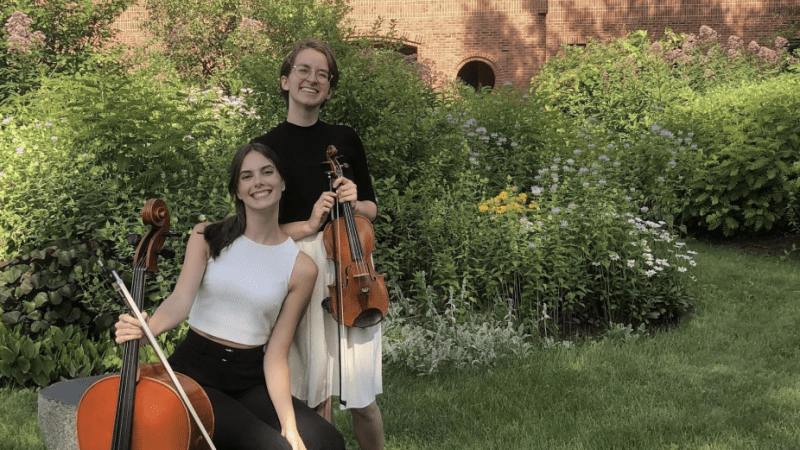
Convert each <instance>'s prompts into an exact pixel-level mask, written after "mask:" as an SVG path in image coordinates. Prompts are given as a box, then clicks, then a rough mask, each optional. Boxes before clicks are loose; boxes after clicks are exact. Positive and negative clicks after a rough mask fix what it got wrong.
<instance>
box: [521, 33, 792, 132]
mask: <svg viewBox="0 0 800 450" xmlns="http://www.w3.org/2000/svg"><path fill="white" fill-rule="evenodd" d="M754 44H755V43H753V44H751V46H749V47H746V45H745V43H743V42H742V40H741V39H740V38H738V37H736V36H731V37H730V38H729V39H728V40H727V41H726V42H725V43H722V42H720V38H719V36H718V34H717V33H716V32H715V31H714V30H713V29H711V28H710V27H707V26H703V27H701V28H700V31H699V34H697V35H696V34H688V35H676V34H675V33H673V32H672V31H671V30H669V29H667V33H666V36H665V37H664V39H661V40H659V41H655V42H650V41H649V40H648V39H647V33H646V32H645V31H633V32H630V33H629V34H628V35H627V37H626V38H625V39H612V40H611V41H610V42H609V43H607V44H606V43H602V42H599V41H591V42H589V44H587V46H586V48H580V47H565V48H564V49H563V52H562V53H561V54H559V55H556V56H555V57H553V58H551V59H549V60H548V61H547V63H546V64H545V65H544V66H543V67H542V68H541V70H540V71H539V73H538V74H537V75H536V76H535V77H534V78H533V79H532V80H531V95H532V96H534V97H535V98H536V99H537V100H539V101H542V102H543V104H544V105H545V107H546V108H548V109H553V110H560V111H562V112H564V113H565V114H566V115H568V116H571V117H579V118H582V119H583V120H586V119H588V118H594V119H595V120H598V121H600V122H602V124H603V126H604V127H605V128H606V129H609V130H612V131H613V132H615V133H623V134H624V135H625V138H627V139H635V138H636V137H637V136H638V134H639V133H640V132H641V131H644V130H645V129H646V127H647V126H649V125H651V124H652V123H654V122H657V121H658V120H659V116H660V114H659V111H660V110H661V109H662V108H664V107H667V106H669V105H673V104H678V103H682V102H686V101H691V100H693V99H695V98H696V97H697V96H699V95H703V94H705V93H707V92H709V91H710V90H712V89H714V88H716V87H718V86H737V85H739V84H741V83H742V82H752V81H758V80H766V79H769V78H771V77H774V76H776V75H777V74H778V73H779V71H780V68H781V67H782V66H784V65H785V64H786V62H787V61H788V59H789V55H788V54H786V52H785V51H781V50H774V49H769V48H763V49H762V48H761V47H759V46H758V45H757V44H756V45H755V46H754V47H753V45H754Z"/></svg>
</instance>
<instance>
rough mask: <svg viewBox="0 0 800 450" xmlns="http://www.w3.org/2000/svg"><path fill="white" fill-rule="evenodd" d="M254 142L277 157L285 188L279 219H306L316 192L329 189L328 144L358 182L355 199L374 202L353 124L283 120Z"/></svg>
mask: <svg viewBox="0 0 800 450" xmlns="http://www.w3.org/2000/svg"><path fill="white" fill-rule="evenodd" d="M253 142H256V143H259V144H264V145H266V146H267V147H269V148H271V149H272V150H273V151H274V152H275V153H276V154H277V155H278V158H280V164H281V166H282V169H283V172H284V173H283V175H284V181H286V191H284V192H283V197H282V198H281V205H280V214H279V219H278V221H279V223H281V224H284V223H291V222H299V221H304V220H308V218H309V217H311V211H312V210H313V209H314V203H316V202H317V200H318V199H319V196H320V195H322V193H323V192H325V191H329V190H330V181H329V178H328V175H327V172H330V170H331V168H330V164H328V159H327V150H328V146H329V145H333V146H334V147H336V150H338V155H339V157H338V161H339V162H340V163H341V164H343V165H344V164H346V165H347V167H345V168H343V171H344V176H345V177H347V178H349V179H350V180H352V181H353V182H354V183H355V184H356V186H358V200H360V201H371V202H373V203H375V204H377V200H376V198H375V191H374V189H373V187H372V180H371V179H370V176H369V169H368V168H367V156H366V153H365V152H364V145H363V144H362V143H361V138H359V137H358V134H356V132H355V130H353V129H352V128H350V127H347V126H344V125H330V124H327V123H325V122H323V121H321V120H318V121H317V123H315V124H314V125H311V126H310V127H303V126H299V125H295V124H292V123H289V122H283V123H281V124H280V125H278V126H276V127H275V128H273V129H272V130H270V131H269V132H268V133H267V134H265V135H263V136H261V137H258V138H256V139H253ZM328 218H329V219H330V215H329V216H328ZM320 230H322V228H320Z"/></svg>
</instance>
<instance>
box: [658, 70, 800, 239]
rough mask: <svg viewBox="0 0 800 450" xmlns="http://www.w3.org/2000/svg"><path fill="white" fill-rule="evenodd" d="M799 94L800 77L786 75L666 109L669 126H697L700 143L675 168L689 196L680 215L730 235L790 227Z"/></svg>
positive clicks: (799, 134) (681, 193) (681, 192)
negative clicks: (788, 221)
mask: <svg viewBox="0 0 800 450" xmlns="http://www.w3.org/2000/svg"><path fill="white" fill-rule="evenodd" d="M799 93H800V76H798V75H794V74H785V75H784V76H781V77H780V78H777V79H773V80H768V81H765V82H762V83H753V84H749V85H746V86H743V87H741V88H738V89H733V90H730V89H726V90H716V91H714V92H713V93H711V94H709V95H708V96H706V97H704V98H702V99H698V100H696V101H694V102H692V103H690V104H688V105H686V106H680V105H676V106H673V107H672V108H670V109H669V110H667V111H666V113H667V115H666V119H665V120H666V126H667V127H669V128H670V129H684V130H686V129H691V130H692V131H693V132H694V137H693V139H694V141H693V142H694V143H695V144H696V145H697V149H692V148H690V149H689V151H686V152H683V151H681V152H680V154H681V157H680V158H676V161H677V170H674V171H671V173H672V174H674V176H675V177H674V178H673V179H672V183H674V185H675V186H676V195H677V196H678V197H683V198H685V199H686V202H685V204H684V205H682V206H683V208H682V209H681V210H680V211H674V213H676V214H681V215H682V216H683V217H684V220H685V221H687V222H689V221H691V222H692V223H694V224H697V225H698V226H700V227H702V228H704V229H708V230H721V231H722V233H723V234H725V235H726V236H730V235H733V234H735V233H741V232H750V233H752V232H759V231H763V230H770V229H773V228H774V227H779V228H782V227H786V225H787V220H788V219H789V217H788V216H787V214H789V213H790V211H791V210H790V207H789V206H788V205H789V203H790V200H791V198H792V196H796V193H797V187H796V186H797V179H798V176H800V173H798V170H797V169H798V166H797V164H796V163H797V161H798V158H799V157H798V148H800V129H798V127H797V124H798V123H800V115H798V108H800V94H799ZM678 141H682V142H678ZM683 141H684V139H681V138H680V137H678V139H677V140H676V141H675V142H676V145H675V146H676V147H677V146H680V145H681V144H683V145H684V146H685V145H686V144H685V143H684V142H683Z"/></svg>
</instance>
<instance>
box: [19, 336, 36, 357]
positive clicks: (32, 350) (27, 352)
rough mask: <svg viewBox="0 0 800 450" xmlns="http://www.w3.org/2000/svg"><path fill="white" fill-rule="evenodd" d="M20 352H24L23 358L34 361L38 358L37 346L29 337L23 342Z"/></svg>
mask: <svg viewBox="0 0 800 450" xmlns="http://www.w3.org/2000/svg"><path fill="white" fill-rule="evenodd" d="M20 350H21V351H22V356H24V357H25V358H27V359H33V357H34V356H36V345H35V344H34V343H33V341H32V340H31V338H29V337H27V336H25V338H24V339H23V340H22V345H21V347H20Z"/></svg>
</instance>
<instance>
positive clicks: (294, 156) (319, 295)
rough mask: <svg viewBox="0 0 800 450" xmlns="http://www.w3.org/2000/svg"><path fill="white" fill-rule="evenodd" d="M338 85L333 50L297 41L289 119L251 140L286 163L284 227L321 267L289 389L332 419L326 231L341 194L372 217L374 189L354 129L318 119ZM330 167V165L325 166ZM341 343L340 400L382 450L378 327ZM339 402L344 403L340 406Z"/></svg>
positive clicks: (334, 368) (288, 75)
mask: <svg viewBox="0 0 800 450" xmlns="http://www.w3.org/2000/svg"><path fill="white" fill-rule="evenodd" d="M338 81H339V69H338V66H337V64H336V59H335V58H334V56H333V51H332V50H331V49H330V47H328V46H327V45H326V44H324V43H323V42H321V41H319V40H316V39H307V40H304V41H300V42H298V43H296V44H295V47H294V50H293V51H292V52H291V53H290V54H289V56H287V57H286V59H285V60H284V62H283V65H282V66H281V71H280V82H281V91H282V93H283V97H284V99H285V100H286V104H287V106H288V112H287V116H286V121H285V122H283V123H281V124H280V125H278V126H277V127H275V128H273V129H272V130H270V131H269V132H268V133H267V134H266V135H264V136H261V137H259V138H257V139H255V140H254V141H253V142H258V143H262V144H264V145H268V146H269V147H270V148H272V149H274V150H275V152H276V153H278V155H279V156H280V158H281V159H282V160H283V161H284V163H285V168H286V178H285V179H286V193H285V195H284V198H283V199H282V201H281V213H280V219H279V221H280V223H281V229H282V230H283V231H284V232H285V233H287V234H288V235H289V236H291V237H292V239H294V240H295V241H296V242H297V243H298V245H299V246H300V248H301V250H303V251H304V252H306V253H308V254H309V255H310V256H311V257H312V258H313V259H314V261H315V262H316V264H317V267H318V268H319V275H318V276H317V281H316V285H315V287H314V293H313V295H312V297H311V301H310V303H309V305H308V309H307V311H306V313H305V316H304V318H303V320H302V322H301V323H300V325H299V327H298V330H297V335H296V336H295V342H294V344H293V345H292V349H291V351H290V355H289V361H290V365H291V367H292V392H293V393H294V395H296V396H297V397H298V398H301V399H303V400H306V401H307V402H308V404H309V405H310V406H313V407H316V408H317V412H319V413H320V414H321V415H323V417H325V418H326V419H328V420H329V421H331V422H333V411H332V408H331V404H332V402H331V396H332V395H339V392H340V390H339V373H340V372H339V338H338V332H337V323H336V322H335V320H334V319H333V317H332V316H331V315H330V314H329V313H327V312H325V311H324V310H323V309H322V307H321V306H320V304H321V302H322V300H323V299H324V298H325V297H327V296H328V287H327V286H328V284H330V283H331V282H332V280H333V276H334V275H333V273H334V272H333V271H334V266H333V263H332V262H331V261H328V260H326V252H325V248H324V245H323V242H322V233H321V231H322V230H323V229H324V225H325V223H326V222H327V221H328V219H329V215H330V214H329V213H330V211H331V208H332V207H333V205H334V200H335V199H336V198H337V197H338V200H339V202H350V204H351V206H352V207H353V208H354V211H355V213H356V214H360V215H362V216H365V217H367V218H368V219H369V220H375V217H376V216H377V213H378V207H377V201H376V198H375V192H374V191H373V188H372V181H371V179H370V176H369V170H368V168H367V160H366V154H365V152H364V147H363V145H362V143H361V139H360V138H359V137H358V135H357V134H356V132H355V131H354V130H353V129H352V128H350V127H346V126H341V125H330V124H327V123H324V122H322V121H321V120H319V113H320V109H321V108H322V107H323V105H324V104H325V102H326V101H327V100H328V99H330V98H331V96H332V95H333V91H334V89H335V88H336V85H337V83H338ZM329 145H334V146H335V147H336V149H337V150H338V152H339V155H341V156H340V161H341V162H343V163H345V164H346V165H347V167H346V168H345V173H344V174H345V177H341V178H339V179H337V180H335V181H334V183H333V187H334V188H335V189H336V193H334V192H330V190H329V188H330V186H329V180H328V177H327V175H326V173H325V172H326V170H329V169H327V168H326V166H325V165H324V164H323V163H324V162H325V161H326V150H327V148H328V146H329ZM328 167H329V166H328ZM344 339H345V341H346V343H345V344H344V345H343V347H344V348H345V354H344V357H343V365H344V371H343V372H344V381H343V382H342V389H341V392H342V398H341V399H340V400H345V401H346V402H347V405H346V407H347V408H349V409H350V411H351V415H352V418H353V430H354V433H355V435H356V440H357V441H358V442H359V445H360V446H361V448H362V449H364V450H366V449H382V448H383V421H382V419H381V414H380V410H379V409H378V405H377V403H376V401H375V397H376V396H377V394H380V393H381V392H382V389H383V387H382V374H381V370H382V367H381V356H382V355H381V326H380V324H378V325H375V326H372V327H369V328H366V329H361V328H346V336H345V338H344ZM340 403H341V402H340Z"/></svg>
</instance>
